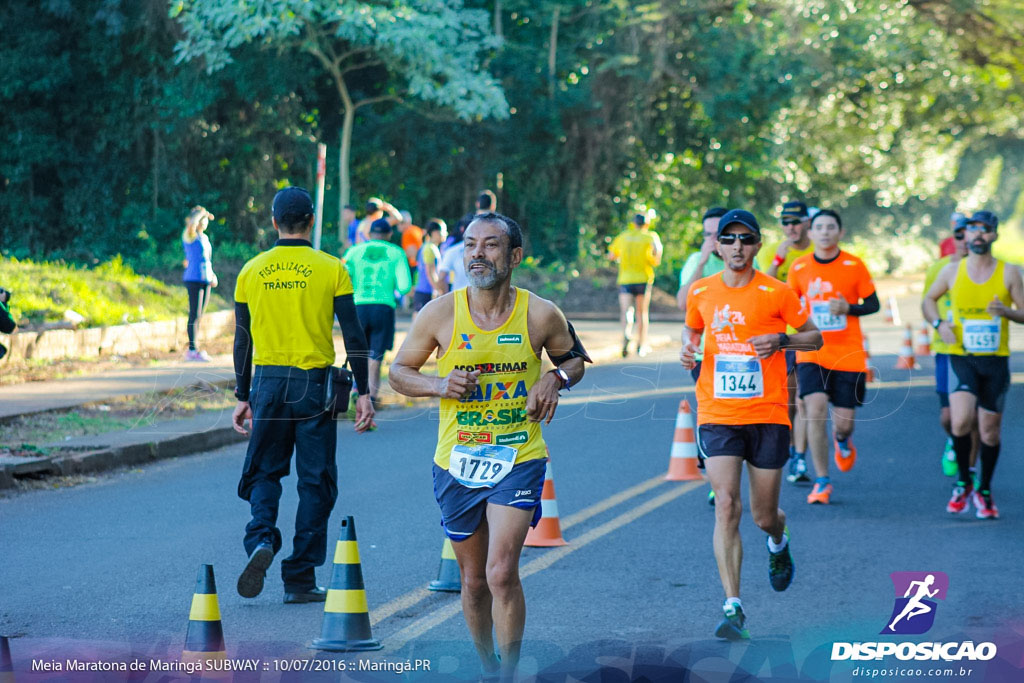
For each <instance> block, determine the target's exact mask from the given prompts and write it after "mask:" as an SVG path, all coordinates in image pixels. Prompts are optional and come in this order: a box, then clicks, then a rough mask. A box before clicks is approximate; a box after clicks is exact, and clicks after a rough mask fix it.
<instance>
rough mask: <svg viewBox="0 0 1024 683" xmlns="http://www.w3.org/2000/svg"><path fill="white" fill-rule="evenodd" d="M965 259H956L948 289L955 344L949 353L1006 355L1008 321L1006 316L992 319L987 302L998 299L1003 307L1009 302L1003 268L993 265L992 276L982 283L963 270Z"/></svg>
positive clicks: (1000, 262) (1010, 303)
mask: <svg viewBox="0 0 1024 683" xmlns="http://www.w3.org/2000/svg"><path fill="white" fill-rule="evenodd" d="M967 261H968V259H966V258H964V259H960V265H959V266H958V267H957V271H956V279H955V280H954V281H953V286H952V287H951V288H950V311H951V312H952V313H953V333H954V334H955V335H956V341H957V343H956V344H955V345H953V346H951V347H950V349H949V353H951V354H953V355H957V356H1009V355H1010V323H1009V321H1008V320H1007V319H1006V318H1003V317H995V318H993V317H992V316H991V315H989V313H988V310H987V309H988V305H989V303H991V302H992V300H993V299H999V300H1000V301H1002V302H1003V303H1004V304H1006V305H1007V306H1012V305H1013V300H1012V299H1011V298H1010V290H1009V289H1008V288H1007V287H1006V281H1005V280H1004V279H1003V270H1004V269H1005V267H1006V264H1004V263H1003V262H1002V261H999V262H998V263H997V264H996V267H995V270H993V271H992V276H991V277H990V278H989V279H988V280H986V281H985V282H983V283H977V282H974V281H973V280H971V276H970V275H968V273H967Z"/></svg>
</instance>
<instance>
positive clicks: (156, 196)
mask: <svg viewBox="0 0 1024 683" xmlns="http://www.w3.org/2000/svg"><path fill="white" fill-rule="evenodd" d="M159 206H160V130H159V129H158V128H157V127H156V126H154V127H153V221H156V212H157V208H158V207H159Z"/></svg>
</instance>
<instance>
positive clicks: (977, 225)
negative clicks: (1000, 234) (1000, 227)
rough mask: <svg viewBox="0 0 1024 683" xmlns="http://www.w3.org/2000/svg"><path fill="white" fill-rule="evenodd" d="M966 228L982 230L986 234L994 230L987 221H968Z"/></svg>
mask: <svg viewBox="0 0 1024 683" xmlns="http://www.w3.org/2000/svg"><path fill="white" fill-rule="evenodd" d="M966 229H967V230H969V231H971V232H983V233H985V234H986V235H988V234H990V233H993V232H995V231H996V229H995V228H993V227H992V226H991V225H989V224H988V223H968V224H967V228H966Z"/></svg>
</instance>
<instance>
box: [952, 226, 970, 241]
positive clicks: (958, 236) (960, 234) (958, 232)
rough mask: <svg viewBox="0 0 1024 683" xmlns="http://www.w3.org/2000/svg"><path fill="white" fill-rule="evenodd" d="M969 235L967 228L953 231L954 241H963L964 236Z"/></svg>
mask: <svg viewBox="0 0 1024 683" xmlns="http://www.w3.org/2000/svg"><path fill="white" fill-rule="evenodd" d="M966 234H967V228H957V229H956V230H954V231H953V239H955V240H962V239H963V238H964V235H966Z"/></svg>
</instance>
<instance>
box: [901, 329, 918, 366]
mask: <svg viewBox="0 0 1024 683" xmlns="http://www.w3.org/2000/svg"><path fill="white" fill-rule="evenodd" d="M913 337H914V331H913V330H912V329H911V327H910V325H907V326H906V328H904V330H903V346H901V347H900V358H899V360H897V361H896V369H897V370H915V369H917V360H916V359H915V358H914V344H913V341H912V340H913Z"/></svg>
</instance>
